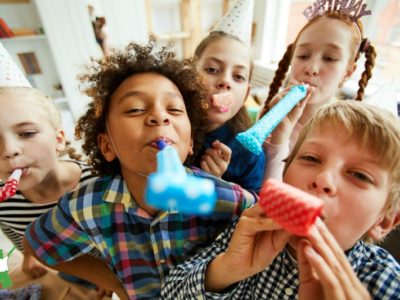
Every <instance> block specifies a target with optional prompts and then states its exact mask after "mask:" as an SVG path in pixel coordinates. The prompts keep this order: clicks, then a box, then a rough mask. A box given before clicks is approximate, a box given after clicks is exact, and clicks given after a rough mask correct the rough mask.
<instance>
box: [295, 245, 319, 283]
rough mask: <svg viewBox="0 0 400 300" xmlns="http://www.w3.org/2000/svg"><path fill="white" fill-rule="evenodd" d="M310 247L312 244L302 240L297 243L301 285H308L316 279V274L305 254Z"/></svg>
mask: <svg viewBox="0 0 400 300" xmlns="http://www.w3.org/2000/svg"><path fill="white" fill-rule="evenodd" d="M308 245H310V244H309V243H308V242H307V241H305V240H301V241H299V242H298V243H297V263H298V266H299V280H300V284H304V283H308V282H311V281H313V280H315V279H316V276H315V272H313V269H312V268H311V265H310V264H309V262H308V260H307V258H306V255H305V253H304V251H305V248H306V247H307V246H308Z"/></svg>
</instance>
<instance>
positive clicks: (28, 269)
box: [22, 253, 47, 278]
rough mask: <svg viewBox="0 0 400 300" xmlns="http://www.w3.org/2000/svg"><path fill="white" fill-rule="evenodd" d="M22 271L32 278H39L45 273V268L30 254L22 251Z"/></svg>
mask: <svg viewBox="0 0 400 300" xmlns="http://www.w3.org/2000/svg"><path fill="white" fill-rule="evenodd" d="M22 271H23V272H24V273H25V274H27V275H28V276H30V277H32V278H39V277H42V276H43V275H44V274H46V273H47V268H46V267H45V266H44V265H42V264H41V263H40V262H39V261H38V260H37V259H36V258H34V257H33V256H32V255H29V254H26V253H24V258H23V261H22Z"/></svg>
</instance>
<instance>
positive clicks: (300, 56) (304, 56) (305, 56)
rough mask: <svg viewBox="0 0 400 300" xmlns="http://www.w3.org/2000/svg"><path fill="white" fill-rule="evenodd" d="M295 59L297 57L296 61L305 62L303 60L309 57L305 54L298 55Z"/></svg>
mask: <svg viewBox="0 0 400 300" xmlns="http://www.w3.org/2000/svg"><path fill="white" fill-rule="evenodd" d="M296 57H297V58H298V59H300V60H305V59H307V58H309V57H310V55H307V54H299V55H297V56H296Z"/></svg>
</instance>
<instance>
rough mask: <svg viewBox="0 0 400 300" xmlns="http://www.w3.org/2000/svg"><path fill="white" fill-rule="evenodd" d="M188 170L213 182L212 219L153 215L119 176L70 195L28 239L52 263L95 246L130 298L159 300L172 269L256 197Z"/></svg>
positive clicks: (33, 228)
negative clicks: (162, 286)
mask: <svg viewBox="0 0 400 300" xmlns="http://www.w3.org/2000/svg"><path fill="white" fill-rule="evenodd" d="M187 171H188V172H189V173H192V174H193V175H195V176H199V177H207V178H209V179H211V180H213V181H214V182H215V187H216V193H217V198H218V200H217V205H216V207H215V209H214V212H213V214H212V215H210V216H206V217H197V216H191V215H184V214H182V213H179V212H163V211H161V212H159V213H158V214H157V215H156V216H150V215H149V214H148V213H147V212H145V211H144V210H142V209H141V208H140V207H139V206H138V205H137V203H136V202H135V200H134V199H133V198H132V196H131V194H130V192H129V190H128V187H127V186H126V183H125V181H124V180H123V179H122V178H121V177H120V176H116V177H102V178H95V179H93V180H92V181H91V182H88V183H87V184H86V185H85V186H81V187H80V188H79V189H78V190H75V191H74V192H72V193H70V194H68V195H66V196H65V197H64V198H63V199H62V200H61V201H60V202H59V204H58V205H57V207H56V208H55V209H53V210H51V211H50V212H49V213H48V214H45V215H43V216H42V217H41V218H39V219H38V220H37V221H36V222H34V223H32V225H31V226H30V227H28V229H27V232H26V237H27V240H28V242H29V243H30V245H31V246H32V248H33V249H34V250H35V252H36V254H37V256H39V257H40V258H41V259H42V260H44V261H46V262H47V263H48V264H56V263H60V262H63V261H66V260H71V259H73V258H74V257H77V256H79V255H81V254H83V253H87V252H88V251H90V250H91V249H92V247H96V248H97V249H98V250H99V251H100V252H101V253H102V256H103V260H105V261H106V262H107V263H108V265H109V267H110V268H111V269H112V270H113V271H114V272H115V274H116V275H117V276H118V278H119V279H120V281H121V282H122V284H123V285H124V287H125V290H126V291H127V293H128V295H129V298H130V299H157V298H158V297H159V295H160V286H161V280H162V279H163V278H164V277H165V276H166V275H167V274H168V272H169V269H170V268H171V267H173V266H175V265H176V264H179V263H181V262H183V261H184V260H185V259H187V258H188V257H189V256H191V255H193V254H194V253H195V251H196V250H199V249H201V248H203V247H205V246H206V245H208V244H209V243H211V242H212V241H213V240H214V239H215V237H216V236H217V234H218V233H219V232H221V231H222V230H223V229H224V228H225V227H226V226H227V225H228V224H230V222H231V220H232V219H234V218H235V216H237V215H239V214H240V213H241V212H242V211H243V210H244V209H245V208H247V207H249V206H251V205H252V204H253V203H254V202H255V201H256V198H257V197H256V196H255V195H254V194H251V193H248V192H245V191H244V190H243V189H242V188H241V187H240V186H238V185H235V184H232V183H228V182H225V181H222V180H220V179H218V178H216V177H213V176H211V175H209V174H206V173H204V172H202V171H201V170H198V169H196V170H187ZM99 276H101V274H99Z"/></svg>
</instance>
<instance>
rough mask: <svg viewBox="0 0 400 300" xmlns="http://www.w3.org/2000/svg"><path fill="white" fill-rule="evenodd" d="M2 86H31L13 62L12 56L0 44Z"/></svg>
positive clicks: (0, 77) (0, 81)
mask: <svg viewBox="0 0 400 300" xmlns="http://www.w3.org/2000/svg"><path fill="white" fill-rule="evenodd" d="M0 86H24V87H31V84H30V83H29V81H28V80H27V79H26V77H25V76H24V75H23V74H22V72H21V70H20V69H19V68H18V66H17V65H16V64H15V62H14V61H13V60H12V58H11V56H10V54H9V53H8V52H7V50H6V49H5V48H4V46H3V45H2V44H1V43H0Z"/></svg>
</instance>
